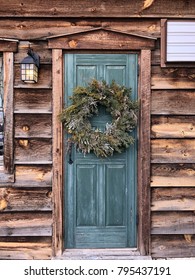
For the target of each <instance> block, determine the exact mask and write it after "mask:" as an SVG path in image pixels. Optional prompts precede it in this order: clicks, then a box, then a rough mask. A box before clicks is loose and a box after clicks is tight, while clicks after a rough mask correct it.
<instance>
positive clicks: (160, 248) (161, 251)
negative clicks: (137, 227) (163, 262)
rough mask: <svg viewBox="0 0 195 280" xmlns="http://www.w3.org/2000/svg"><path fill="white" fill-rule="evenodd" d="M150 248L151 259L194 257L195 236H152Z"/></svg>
mask: <svg viewBox="0 0 195 280" xmlns="http://www.w3.org/2000/svg"><path fill="white" fill-rule="evenodd" d="M188 237H189V238H188ZM151 246H152V257H153V258H189V257H194V256H195V235H187V236H186V235H185V236H184V235H174V234H173V235H157V236H156V235H152V242H151Z"/></svg>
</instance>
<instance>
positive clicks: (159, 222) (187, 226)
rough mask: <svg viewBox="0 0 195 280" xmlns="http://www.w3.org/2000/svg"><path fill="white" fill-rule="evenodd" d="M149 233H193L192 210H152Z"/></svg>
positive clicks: (194, 224)
mask: <svg viewBox="0 0 195 280" xmlns="http://www.w3.org/2000/svg"><path fill="white" fill-rule="evenodd" d="M151 234H195V214H194V212H163V213H162V212H161V213H159V212H153V213H152V215H151Z"/></svg>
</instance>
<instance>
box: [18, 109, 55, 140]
mask: <svg viewBox="0 0 195 280" xmlns="http://www.w3.org/2000/svg"><path fill="white" fill-rule="evenodd" d="M14 126H15V137H16V138H33V137H35V138H51V136H52V135H51V134H52V132H51V129H52V116H51V115H41V114H32V115H30V114H28V115H26V114H17V115H15V125H14Z"/></svg>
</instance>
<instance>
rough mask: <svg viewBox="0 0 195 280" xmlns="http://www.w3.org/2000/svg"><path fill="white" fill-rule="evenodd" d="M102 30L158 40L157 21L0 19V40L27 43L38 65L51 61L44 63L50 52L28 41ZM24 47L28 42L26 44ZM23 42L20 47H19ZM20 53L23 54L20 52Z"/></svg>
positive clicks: (158, 22) (122, 19)
mask: <svg viewBox="0 0 195 280" xmlns="http://www.w3.org/2000/svg"><path fill="white" fill-rule="evenodd" d="M100 26H106V27H109V28H114V29H117V30H121V31H127V32H136V33H138V34H143V35H144V34H148V35H152V36H155V37H160V19H156V18H148V19H142V18H138V19H136V18H134V19H131V18H129V19H124V18H120V19H116V18H115V19H113V20H112V19H110V18H109V20H107V19H105V20H104V21H102V20H100V19H97V18H92V19H90V18H88V19H79V18H77V19H76V18H74V19H72V20H71V19H70V18H66V19H61V18H55V20H50V19H47V18H44V19H42V18H36V17H35V18H33V19H32V18H25V19H24V18H23V19H22V20H21V19H19V18H14V19H13V18H12V20H10V19H6V18H3V19H2V18H0V37H8V38H18V39H20V40H30V42H31V47H32V48H33V50H34V51H37V52H38V53H40V56H41V62H42V63H48V62H49V61H50V62H51V60H48V58H49V56H48V54H49V53H50V52H51V51H49V52H47V51H46V50H45V43H46V42H40V41H39V43H37V42H35V41H33V42H32V40H36V39H39V38H43V39H44V38H45V37H47V36H53V35H59V34H65V33H68V34H70V33H73V32H78V31H82V30H86V29H88V28H94V27H100ZM26 43H28V42H26ZM24 44H25V42H23V43H22V46H23V45H24ZM42 44H43V49H42V50H41V49H40V47H39V46H41V45H42ZM21 51H22V50H21V45H20V44H19V53H17V54H16V62H17V63H19V62H20V59H22V56H21V55H22V53H21V54H20V52H21ZM22 52H23V51H22Z"/></svg>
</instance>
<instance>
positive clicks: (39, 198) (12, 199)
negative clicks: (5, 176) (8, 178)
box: [0, 188, 52, 212]
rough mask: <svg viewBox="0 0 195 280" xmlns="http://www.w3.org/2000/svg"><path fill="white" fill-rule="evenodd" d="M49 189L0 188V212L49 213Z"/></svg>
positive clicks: (50, 208) (50, 207)
mask: <svg viewBox="0 0 195 280" xmlns="http://www.w3.org/2000/svg"><path fill="white" fill-rule="evenodd" d="M51 198H52V193H51V189H50V188H44V189H42V188H36V189H35V188H34V189H30V188H28V189H27V188H26V189H24V188H0V211H3V212H7V211H9V212H18V211H51V210H52V205H51V204H52V201H51Z"/></svg>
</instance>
